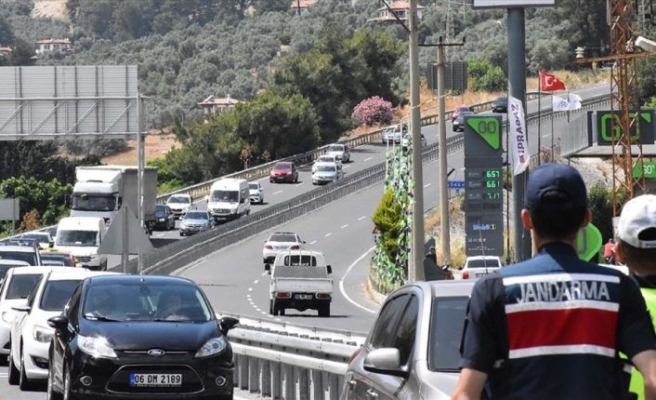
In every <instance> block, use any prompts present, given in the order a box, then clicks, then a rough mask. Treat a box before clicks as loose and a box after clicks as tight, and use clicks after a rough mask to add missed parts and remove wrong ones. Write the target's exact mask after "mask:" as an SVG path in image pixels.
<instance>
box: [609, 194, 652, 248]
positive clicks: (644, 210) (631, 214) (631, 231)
mask: <svg viewBox="0 0 656 400" xmlns="http://www.w3.org/2000/svg"><path fill="white" fill-rule="evenodd" d="M650 228H651V229H656V196H655V195H653V194H643V195H640V196H638V197H634V198H633V199H631V200H629V201H628V202H627V203H626V204H624V207H622V213H621V214H620V219H619V222H618V223H617V236H618V237H619V238H620V239H622V241H623V242H625V243H628V244H630V245H631V246H633V247H637V248H639V249H654V248H656V239H654V240H641V239H640V237H639V236H640V234H641V233H642V232H643V231H644V230H646V229H650Z"/></svg>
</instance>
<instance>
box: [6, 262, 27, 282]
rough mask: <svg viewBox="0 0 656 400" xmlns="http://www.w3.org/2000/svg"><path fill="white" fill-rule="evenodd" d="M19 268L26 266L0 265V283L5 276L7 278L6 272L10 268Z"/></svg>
mask: <svg viewBox="0 0 656 400" xmlns="http://www.w3.org/2000/svg"><path fill="white" fill-rule="evenodd" d="M20 267H27V265H13V264H2V263H0V282H1V281H2V280H3V279H5V276H7V271H9V270H10V269H11V268H20Z"/></svg>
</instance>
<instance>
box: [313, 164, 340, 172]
mask: <svg viewBox="0 0 656 400" xmlns="http://www.w3.org/2000/svg"><path fill="white" fill-rule="evenodd" d="M335 170H336V169H335V166H334V165H319V166H318V167H317V171H324V172H335Z"/></svg>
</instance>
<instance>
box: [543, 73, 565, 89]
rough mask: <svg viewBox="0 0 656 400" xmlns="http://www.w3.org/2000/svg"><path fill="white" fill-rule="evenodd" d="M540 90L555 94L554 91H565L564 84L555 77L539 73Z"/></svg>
mask: <svg viewBox="0 0 656 400" xmlns="http://www.w3.org/2000/svg"><path fill="white" fill-rule="evenodd" d="M540 90H542V91H543V92H555V91H556V90H567V87H566V86H565V82H563V81H561V80H560V79H558V78H556V75H553V74H549V73H547V72H542V71H540Z"/></svg>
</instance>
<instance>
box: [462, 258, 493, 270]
mask: <svg viewBox="0 0 656 400" xmlns="http://www.w3.org/2000/svg"><path fill="white" fill-rule="evenodd" d="M498 267H499V260H495V259H489V260H485V259H482V260H480V259H478V260H467V268H498Z"/></svg>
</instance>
